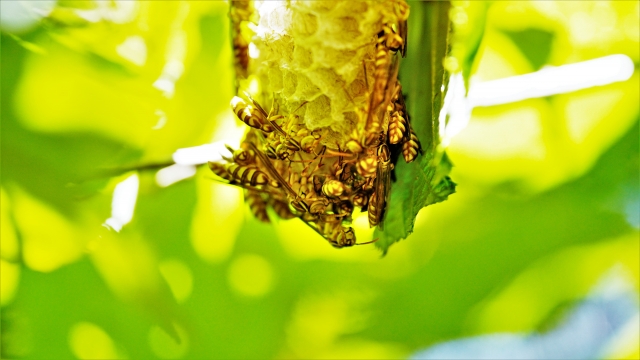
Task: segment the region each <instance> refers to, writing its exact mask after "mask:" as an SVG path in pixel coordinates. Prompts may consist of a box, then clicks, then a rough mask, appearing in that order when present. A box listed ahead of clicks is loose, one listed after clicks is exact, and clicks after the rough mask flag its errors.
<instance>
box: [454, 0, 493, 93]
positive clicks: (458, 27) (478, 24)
mask: <svg viewBox="0 0 640 360" xmlns="http://www.w3.org/2000/svg"><path fill="white" fill-rule="evenodd" d="M490 6H491V2H489V1H471V2H469V1H453V3H452V8H451V11H450V16H451V22H452V34H451V56H452V59H455V61H454V62H453V64H452V66H447V70H449V71H451V72H457V71H461V72H462V77H463V78H464V85H465V88H466V89H467V91H469V77H471V73H472V72H473V67H474V65H475V59H476V57H477V55H478V51H479V50H480V44H481V42H482V38H483V36H484V30H485V27H486V23H487V11H488V10H489V7H490ZM450 64H451V62H445V66H446V65H450Z"/></svg>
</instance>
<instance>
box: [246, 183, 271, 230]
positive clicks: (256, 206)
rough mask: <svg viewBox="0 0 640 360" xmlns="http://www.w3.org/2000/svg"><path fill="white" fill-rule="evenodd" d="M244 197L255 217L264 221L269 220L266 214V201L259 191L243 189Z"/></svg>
mask: <svg viewBox="0 0 640 360" xmlns="http://www.w3.org/2000/svg"><path fill="white" fill-rule="evenodd" d="M244 198H245V200H246V201H247V204H248V205H249V209H250V210H251V213H252V214H253V216H254V217H255V218H256V219H258V220H260V221H262V222H265V223H269V222H271V221H270V220H269V214H267V202H266V201H265V200H264V198H263V197H262V193H261V192H259V191H257V190H253V189H245V192H244Z"/></svg>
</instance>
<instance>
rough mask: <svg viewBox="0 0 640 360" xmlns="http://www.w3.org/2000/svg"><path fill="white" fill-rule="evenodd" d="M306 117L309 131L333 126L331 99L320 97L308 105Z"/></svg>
mask: <svg viewBox="0 0 640 360" xmlns="http://www.w3.org/2000/svg"><path fill="white" fill-rule="evenodd" d="M306 107H307V111H306V113H305V116H304V120H305V123H306V125H307V127H308V128H309V129H316V128H319V127H325V126H329V125H331V123H332V122H333V119H332V118H331V99H329V97H328V96H326V95H320V96H319V97H318V98H317V99H315V100H313V101H311V102H310V103H308V104H307V106H306Z"/></svg>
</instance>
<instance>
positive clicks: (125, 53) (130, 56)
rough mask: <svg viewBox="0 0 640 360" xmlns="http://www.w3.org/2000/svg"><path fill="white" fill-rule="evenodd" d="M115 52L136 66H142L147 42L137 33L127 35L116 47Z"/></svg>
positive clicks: (145, 59) (145, 57) (145, 60)
mask: <svg viewBox="0 0 640 360" xmlns="http://www.w3.org/2000/svg"><path fill="white" fill-rule="evenodd" d="M116 52H117V53H118V55H120V56H122V57H123V58H125V59H127V60H129V61H131V62H132V63H134V64H135V65H137V66H143V65H144V64H145V63H146V62H147V44H146V43H145V42H144V38H143V37H142V36H139V35H133V36H129V37H128V38H126V39H125V41H124V42H123V43H122V44H120V45H118V46H117V47H116Z"/></svg>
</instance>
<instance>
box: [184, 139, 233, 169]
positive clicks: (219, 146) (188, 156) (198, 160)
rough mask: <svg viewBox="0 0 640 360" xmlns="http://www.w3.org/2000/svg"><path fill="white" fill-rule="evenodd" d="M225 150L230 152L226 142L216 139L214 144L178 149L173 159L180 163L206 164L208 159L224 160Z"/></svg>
mask: <svg viewBox="0 0 640 360" xmlns="http://www.w3.org/2000/svg"><path fill="white" fill-rule="evenodd" d="M223 152H225V153H226V152H228V150H227V148H226V147H225V142H223V141H216V142H214V143H213V144H204V145H200V146H193V147H188V148H182V149H178V150H176V152H174V153H173V161H175V162H176V164H178V165H200V164H206V163H207V162H208V161H222V155H221V153H223Z"/></svg>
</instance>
